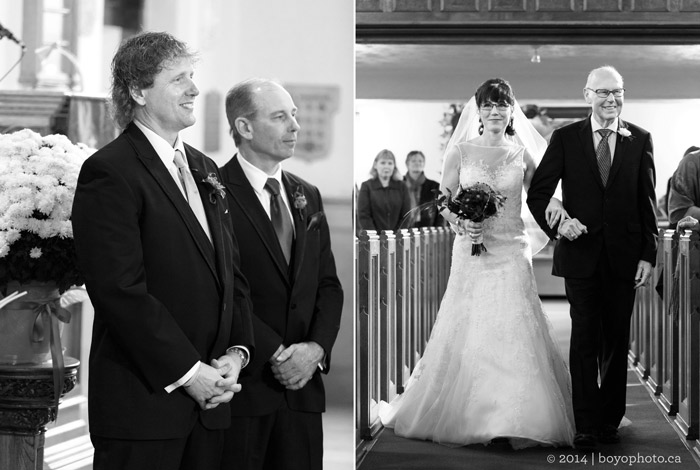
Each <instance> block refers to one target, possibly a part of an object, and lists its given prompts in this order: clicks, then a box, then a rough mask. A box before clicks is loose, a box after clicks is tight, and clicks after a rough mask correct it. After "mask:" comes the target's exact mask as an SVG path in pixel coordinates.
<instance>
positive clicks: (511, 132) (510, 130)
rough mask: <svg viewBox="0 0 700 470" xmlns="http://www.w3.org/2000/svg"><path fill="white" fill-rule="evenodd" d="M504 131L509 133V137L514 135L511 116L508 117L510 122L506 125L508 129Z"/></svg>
mask: <svg viewBox="0 0 700 470" xmlns="http://www.w3.org/2000/svg"><path fill="white" fill-rule="evenodd" d="M506 131H509V134H510V135H514V134H515V128H514V127H513V116H511V117H510V122H509V123H508V127H507V128H506Z"/></svg>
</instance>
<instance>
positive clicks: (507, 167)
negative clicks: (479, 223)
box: [457, 142, 528, 251]
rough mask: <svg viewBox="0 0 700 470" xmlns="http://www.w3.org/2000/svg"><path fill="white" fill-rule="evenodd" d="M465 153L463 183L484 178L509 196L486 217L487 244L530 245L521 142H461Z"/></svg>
mask: <svg viewBox="0 0 700 470" xmlns="http://www.w3.org/2000/svg"><path fill="white" fill-rule="evenodd" d="M457 148H458V149H459V152H460V155H461V163H460V171H459V182H460V184H461V185H462V186H463V187H467V186H470V185H472V184H474V183H477V182H481V183H486V184H488V185H489V186H491V187H492V188H493V189H494V190H496V191H498V192H500V193H501V194H503V195H504V196H506V202H505V205H504V206H503V208H502V209H501V210H500V211H499V213H498V214H497V215H496V216H495V217H491V218H489V219H486V220H485V221H484V245H486V247H487V249H489V251H490V250H491V249H497V248H504V249H508V248H510V249H518V250H522V249H524V248H526V245H527V244H528V238H527V236H526V235H525V227H524V223H523V220H522V217H521V209H522V198H523V177H524V174H525V169H524V162H523V155H524V151H525V148H524V147H521V146H519V145H515V144H513V145H508V146H503V147H484V146H481V145H477V144H474V143H472V142H462V143H460V144H459V145H457Z"/></svg>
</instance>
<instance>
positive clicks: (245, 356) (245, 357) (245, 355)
mask: <svg viewBox="0 0 700 470" xmlns="http://www.w3.org/2000/svg"><path fill="white" fill-rule="evenodd" d="M229 351H231V352H236V353H240V354H241V360H242V361H243V362H241V369H243V368H245V366H247V365H248V363H249V362H250V351H248V348H246V347H245V346H239V345H236V346H231V347H230V348H228V349H227V350H226V352H229Z"/></svg>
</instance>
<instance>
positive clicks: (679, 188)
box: [659, 146, 700, 228]
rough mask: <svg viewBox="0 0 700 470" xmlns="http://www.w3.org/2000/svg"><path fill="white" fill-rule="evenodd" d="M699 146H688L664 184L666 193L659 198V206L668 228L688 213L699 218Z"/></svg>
mask: <svg viewBox="0 0 700 470" xmlns="http://www.w3.org/2000/svg"><path fill="white" fill-rule="evenodd" d="M699 151H700V148H698V147H695V146H692V147H689V148H688V149H687V150H686V151H685V153H684V154H683V158H682V159H681V162H680V163H679V164H678V168H677V169H676V171H675V172H674V173H673V176H672V177H670V178H669V179H668V183H667V184H666V194H665V195H664V196H663V197H662V198H661V199H660V200H659V208H661V210H662V211H664V212H665V215H666V217H667V218H668V220H669V224H670V228H675V227H676V225H677V224H678V221H679V220H680V219H682V218H683V217H685V216H687V215H690V216H693V217H694V218H696V219H700V217H698V215H700V208H699V207H698V206H700V189H699V187H700V181H698V178H700V153H699Z"/></svg>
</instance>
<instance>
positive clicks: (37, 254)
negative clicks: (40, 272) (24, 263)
mask: <svg viewBox="0 0 700 470" xmlns="http://www.w3.org/2000/svg"><path fill="white" fill-rule="evenodd" d="M41 255H42V253H41V248H37V247H34V248H32V249H31V250H29V257H30V258H34V259H38V258H41Z"/></svg>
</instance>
